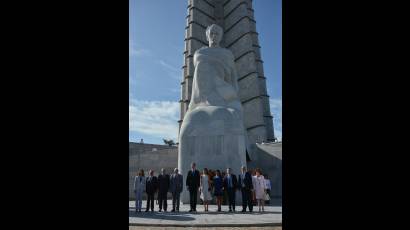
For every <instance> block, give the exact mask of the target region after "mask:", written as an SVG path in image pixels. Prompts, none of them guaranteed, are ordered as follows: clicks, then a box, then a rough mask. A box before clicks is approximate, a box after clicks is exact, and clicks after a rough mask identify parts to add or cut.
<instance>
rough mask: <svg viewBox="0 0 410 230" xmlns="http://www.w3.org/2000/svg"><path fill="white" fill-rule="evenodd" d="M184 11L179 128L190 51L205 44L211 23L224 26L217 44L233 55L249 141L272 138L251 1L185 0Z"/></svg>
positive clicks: (187, 95)
mask: <svg viewBox="0 0 410 230" xmlns="http://www.w3.org/2000/svg"><path fill="white" fill-rule="evenodd" d="M187 11H188V15H187V17H186V18H187V21H186V27H185V51H184V66H183V67H182V68H183V70H184V71H183V79H182V82H181V100H180V105H181V115H180V120H179V127H181V124H182V121H183V119H184V116H185V113H186V111H187V109H188V105H189V101H190V99H191V91H192V79H193V70H194V67H193V54H194V53H195V51H196V50H197V49H199V48H201V47H202V46H207V45H208V43H207V41H206V36H205V30H206V27H207V26H209V25H211V24H213V23H215V24H218V25H220V26H221V27H222V28H223V29H224V37H223V40H222V41H221V46H222V47H225V48H227V49H230V50H231V51H232V53H233V54H234V56H235V63H236V67H237V70H238V84H239V88H240V89H239V97H240V99H241V102H242V106H243V109H244V124H245V127H246V129H247V133H248V140H249V143H250V144H253V143H255V142H261V141H271V140H273V139H274V133H273V122H272V116H271V113H270V106H269V95H268V94H267V90H266V77H265V75H264V71H263V61H262V59H261V52H260V48H261V47H260V46H259V41H258V33H257V32H256V21H255V20H254V10H253V8H252V1H251V0H188V7H187ZM250 152H252V150H250Z"/></svg>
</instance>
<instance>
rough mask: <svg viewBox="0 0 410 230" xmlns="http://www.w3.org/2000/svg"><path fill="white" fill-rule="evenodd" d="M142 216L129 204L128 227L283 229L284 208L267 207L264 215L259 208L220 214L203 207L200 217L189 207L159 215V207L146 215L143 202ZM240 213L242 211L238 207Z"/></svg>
mask: <svg viewBox="0 0 410 230" xmlns="http://www.w3.org/2000/svg"><path fill="white" fill-rule="evenodd" d="M167 202H168V207H172V202H171V200H168V201H167ZM142 207H143V210H142V212H139V213H136V212H135V202H129V218H128V219H129V225H138V227H141V226H143V225H148V226H172V227H176V226H191V227H194V226H197V227H199V226H202V227H205V226H206V227H218V226H246V227H251V226H281V225H282V207H280V206H265V212H263V213H259V212H258V207H254V211H253V212H252V213H250V212H246V213H241V212H240V211H239V212H238V211H236V212H235V213H232V212H228V206H227V205H222V212H217V206H216V205H209V212H204V208H203V206H202V205H198V206H197V211H198V212H197V213H190V212H188V210H189V204H181V206H180V212H179V213H178V212H175V213H174V212H169V210H168V212H158V205H156V206H155V208H154V210H155V212H144V211H145V207H146V201H145V200H144V201H142ZM238 210H241V209H240V208H239V207H238Z"/></svg>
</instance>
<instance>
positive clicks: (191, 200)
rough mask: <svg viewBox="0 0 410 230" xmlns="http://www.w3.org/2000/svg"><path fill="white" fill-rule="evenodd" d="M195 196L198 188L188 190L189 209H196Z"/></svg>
mask: <svg viewBox="0 0 410 230" xmlns="http://www.w3.org/2000/svg"><path fill="white" fill-rule="evenodd" d="M197 197H198V189H192V190H189V203H190V204H191V210H196V201H197Z"/></svg>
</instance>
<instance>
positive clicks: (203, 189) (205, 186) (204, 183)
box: [199, 168, 212, 212]
mask: <svg viewBox="0 0 410 230" xmlns="http://www.w3.org/2000/svg"><path fill="white" fill-rule="evenodd" d="M199 192H200V193H201V195H200V198H201V199H202V200H203V201H204V208H205V212H207V211H208V204H209V201H211V200H212V196H211V184H210V181H209V174H208V169H207V168H204V171H203V173H202V176H201V186H200V187H199Z"/></svg>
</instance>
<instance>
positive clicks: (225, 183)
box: [223, 174, 238, 190]
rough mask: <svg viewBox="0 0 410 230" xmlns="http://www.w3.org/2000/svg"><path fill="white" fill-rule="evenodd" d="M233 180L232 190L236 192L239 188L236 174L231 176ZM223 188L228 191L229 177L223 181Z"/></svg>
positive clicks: (226, 176)
mask: <svg viewBox="0 0 410 230" xmlns="http://www.w3.org/2000/svg"><path fill="white" fill-rule="evenodd" d="M231 179H232V188H233V190H236V188H237V186H238V181H237V180H236V176H235V174H231ZM223 186H224V189H225V190H226V189H228V175H225V177H224V179H223Z"/></svg>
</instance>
